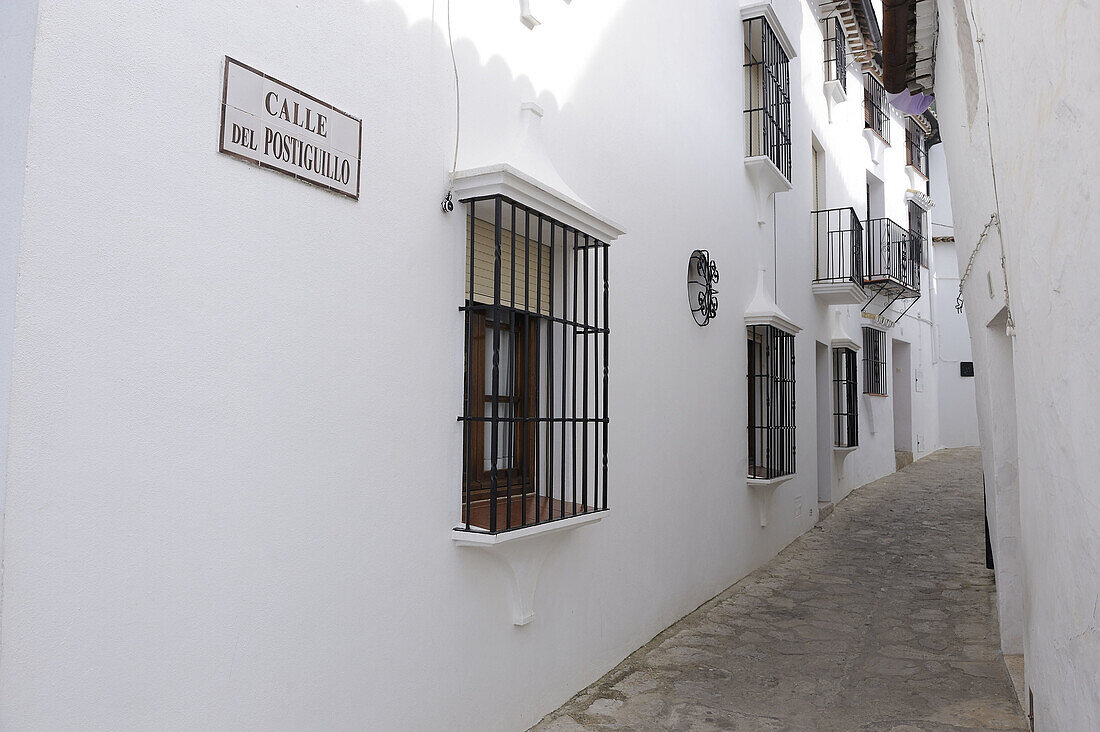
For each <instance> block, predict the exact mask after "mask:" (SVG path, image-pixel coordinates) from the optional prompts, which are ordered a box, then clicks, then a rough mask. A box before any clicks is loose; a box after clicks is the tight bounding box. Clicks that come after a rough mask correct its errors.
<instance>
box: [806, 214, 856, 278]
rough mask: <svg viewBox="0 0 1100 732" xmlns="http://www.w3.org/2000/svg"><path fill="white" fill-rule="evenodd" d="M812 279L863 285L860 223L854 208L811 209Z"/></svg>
mask: <svg viewBox="0 0 1100 732" xmlns="http://www.w3.org/2000/svg"><path fill="white" fill-rule="evenodd" d="M811 215H812V216H813V219H814V248H815V259H816V262H817V269H816V273H815V277H814V282H844V281H846V280H851V281H853V282H855V283H856V284H857V285H860V286H861V287H862V286H863V224H862V223H860V220H859V216H857V215H856V212H855V209H853V208H830V209H826V210H824V211H813V212H811Z"/></svg>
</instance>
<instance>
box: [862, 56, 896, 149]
mask: <svg viewBox="0 0 1100 732" xmlns="http://www.w3.org/2000/svg"><path fill="white" fill-rule="evenodd" d="M886 105H887V101H886V88H885V87H884V86H883V85H882V82H881V81H879V80H878V79H877V78H876V77H875V75H874V74H870V73H867V74H864V75H863V123H864V124H863V126H864V127H866V128H869V129H871V130H874V132H875V133H876V134H877V135H878V136H879V137H881V138H882V141H883V142H885V143H886V144H887V145H889V144H890V115H889V113H888V107H887V106H886Z"/></svg>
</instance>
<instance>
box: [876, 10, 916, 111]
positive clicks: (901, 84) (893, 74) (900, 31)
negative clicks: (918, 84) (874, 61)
mask: <svg viewBox="0 0 1100 732" xmlns="http://www.w3.org/2000/svg"><path fill="white" fill-rule="evenodd" d="M915 2H916V0H882V85H883V86H884V87H886V91H888V92H890V93H891V94H898V93H900V92H903V91H905V86H906V84H905V80H906V79H905V78H906V76H907V75H908V74H907V71H908V66H909V18H910V17H911V16H912V15H913V14H914V12H915V10H916V9H915V7H914V3H915Z"/></svg>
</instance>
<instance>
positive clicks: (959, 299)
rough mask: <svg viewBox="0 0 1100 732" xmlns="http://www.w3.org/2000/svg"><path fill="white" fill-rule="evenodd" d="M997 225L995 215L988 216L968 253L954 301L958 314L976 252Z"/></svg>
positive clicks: (960, 310)
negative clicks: (972, 248) (957, 293)
mask: <svg viewBox="0 0 1100 732" xmlns="http://www.w3.org/2000/svg"><path fill="white" fill-rule="evenodd" d="M995 223H997V214H995V213H992V214H989V221H987V222H986V223H985V228H983V229H982V233H981V234H979V235H978V243H977V244H975V245H974V251H972V252H971V253H970V261H969V262H967V263H966V271H965V272H963V276H962V277H961V278H960V279H959V296H958V297H957V298H956V299H955V309H956V310H958V311H959V312H960V313H961V312H962V311H963V285H964V284H966V281H967V279H969V278H970V272H971V271H972V270H973V269H974V260H975V259H977V257H978V251H979V250H980V249H981V248H982V242H983V241H985V237H986V234H988V233H989V227H991V226H993V224H995ZM1001 264H1002V266H1003V265H1004V257H1001ZM1006 294H1007V293H1006Z"/></svg>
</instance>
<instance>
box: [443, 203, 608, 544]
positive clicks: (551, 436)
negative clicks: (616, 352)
mask: <svg viewBox="0 0 1100 732" xmlns="http://www.w3.org/2000/svg"><path fill="white" fill-rule="evenodd" d="M464 203H466V204H467V242H466V273H465V276H464V279H465V280H466V302H465V305H463V307H462V308H461V309H462V311H463V312H465V315H466V318H465V319H466V333H465V337H466V359H465V398H464V399H463V411H462V416H461V417H459V419H460V420H461V422H462V425H463V431H462V434H463V448H464V449H463V468H462V523H463V525H464V528H465V529H466V530H467V531H488V532H490V533H498V532H502V531H508V530H511V529H518V528H521V527H525V526H533V525H536V524H542V523H546V522H547V521H555V520H559V519H565V518H569V517H571V516H577V515H580V514H584V513H589V512H592V511H600V510H604V509H606V508H607V425H608V417H607V406H608V400H607V385H608V380H607V376H608V372H607V347H608V334H609V330H608V320H607V312H608V289H607V264H608V245H607V244H606V243H605V242H602V241H600V240H598V239H596V238H594V237H592V236H589V235H588V234H585V233H583V232H581V231H578V230H576V229H574V228H572V227H569V226H566V225H564V224H562V223H560V222H558V221H555V220H554V219H552V218H550V217H548V216H545V215H543V214H541V213H539V212H538V211H535V210H533V209H531V208H528V207H526V206H523V205H521V204H519V203H516V202H515V201H512V200H511V199H508V198H506V197H504V196H491V197H485V198H476V199H470V200H467V201H464Z"/></svg>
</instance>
